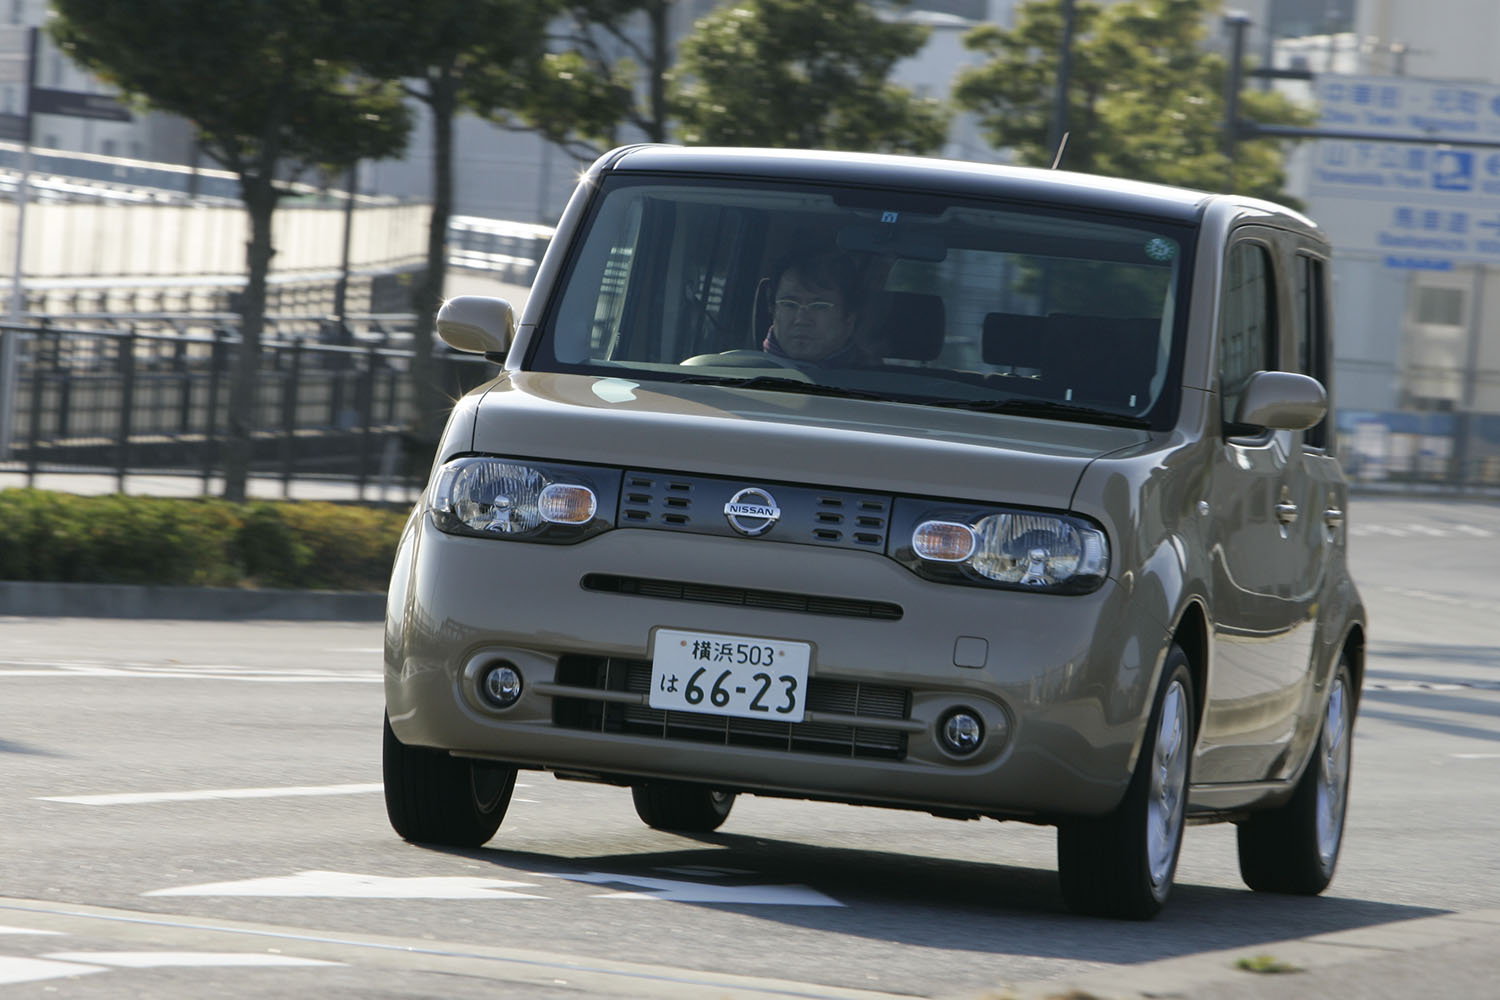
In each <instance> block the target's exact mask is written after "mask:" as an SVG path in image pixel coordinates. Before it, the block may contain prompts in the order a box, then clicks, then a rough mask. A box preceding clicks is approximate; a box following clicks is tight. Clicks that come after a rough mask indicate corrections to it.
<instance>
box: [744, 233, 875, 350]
mask: <svg viewBox="0 0 1500 1000" xmlns="http://www.w3.org/2000/svg"><path fill="white" fill-rule="evenodd" d="M770 288H771V289H772V298H771V307H772V308H771V329H770V331H769V332H768V333H767V334H766V339H765V342H764V344H763V345H762V346H763V347H764V348H765V350H766V352H767V353H769V354H774V355H776V356H777V357H783V358H791V359H792V360H794V361H810V362H815V363H817V364H822V365H844V366H852V365H860V364H863V363H865V362H866V361H867V358H866V357H865V354H864V352H863V351H862V350H861V349H860V347H859V344H858V343H857V342H856V341H855V339H854V330H855V327H856V326H857V325H858V322H859V317H858V314H857V313H856V312H855V311H854V309H853V307H852V304H851V303H852V301H853V299H854V296H855V294H856V292H857V290H858V288H859V274H858V272H857V271H856V269H855V267H854V265H853V264H852V263H851V262H850V261H849V259H848V258H847V257H844V256H842V255H840V254H835V253H828V252H807V251H801V252H798V253H794V254H792V255H790V256H788V257H786V258H783V259H782V261H781V262H780V263H779V265H778V266H777V267H776V269H775V270H774V271H773V272H772V273H771V281H770Z"/></svg>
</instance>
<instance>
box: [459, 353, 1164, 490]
mask: <svg viewBox="0 0 1500 1000" xmlns="http://www.w3.org/2000/svg"><path fill="white" fill-rule="evenodd" d="M473 412H474V427H473V438H472V449H473V450H474V451H476V452H485V453H490V454H497V455H507V456H513V457H517V458H532V459H537V460H549V459H550V460H552V461H566V462H578V463H586V464H598V465H608V466H613V467H617V468H635V469H652V470H672V471H679V472H690V473H694V474H700V475H719V476H729V477H733V478H737V479H743V480H751V481H763V482H793V483H818V484H822V485H827V486H841V487H846V488H850V489H860V490H870V491H877V492H885V493H908V494H911V493H915V494H920V495H927V496H935V497H953V498H956V499H972V500H991V501H997V502H1010V503H1023V504H1027V505H1034V506H1041V507H1051V508H1065V507H1066V506H1067V505H1068V503H1069V501H1070V500H1071V499H1072V496H1073V490H1074V487H1075V486H1076V485H1077V483H1078V479H1079V476H1080V475H1081V474H1082V472H1083V470H1084V468H1085V467H1086V466H1087V465H1088V463H1089V462H1090V461H1092V460H1093V459H1095V458H1098V457H1099V456H1101V455H1104V454H1108V453H1111V452H1115V451H1119V450H1121V449H1129V448H1139V447H1140V446H1142V445H1143V444H1145V443H1146V442H1148V441H1149V440H1150V434H1149V432H1148V431H1145V430H1139V429H1135V428H1125V427H1110V426H1100V425H1094V424H1083V423H1076V422H1071V421H1062V420H1046V419H1038V418H1032V417H1018V416H1013V415H1002V414H988V413H974V412H971V411H966V410H955V409H946V408H941V407H932V406H921V405H917V404H911V403H887V402H879V401H867V400H853V399H841V398H836V397H826V396H804V395H798V394H793V393H786V392H776V391H769V390H764V389H740V388H732V387H725V386H716V385H688V384H683V383H678V382H634V381H629V380H625V379H615V378H598V377H594V376H585V375H568V374H556V373H550V372H521V371H514V372H509V373H507V375H506V376H505V377H502V378H500V379H498V380H497V381H496V382H494V383H491V384H490V386H489V387H488V388H487V389H486V390H484V393H483V398H482V399H479V400H478V401H477V405H476V406H474V407H473ZM453 430H458V428H454V429H453ZM455 438H456V440H455ZM449 440H450V442H453V443H457V442H458V441H462V436H461V435H450V438H449Z"/></svg>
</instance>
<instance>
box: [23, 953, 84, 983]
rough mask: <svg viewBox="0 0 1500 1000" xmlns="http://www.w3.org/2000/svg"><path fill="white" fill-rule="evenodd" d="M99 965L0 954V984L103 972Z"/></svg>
mask: <svg viewBox="0 0 1500 1000" xmlns="http://www.w3.org/2000/svg"><path fill="white" fill-rule="evenodd" d="M103 971H104V967H103V966H99V965H75V964H74V963H72V962H49V961H47V960H45V959H41V958H11V957H8V956H6V955H0V986H7V985H11V984H13V983H34V982H36V981H37V980H39V979H61V978H62V977H64V976H86V975H88V974H89V973H90V972H103Z"/></svg>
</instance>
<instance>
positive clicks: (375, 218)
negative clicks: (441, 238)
mask: <svg viewBox="0 0 1500 1000" xmlns="http://www.w3.org/2000/svg"><path fill="white" fill-rule="evenodd" d="M431 216H432V208H431V206H430V205H427V204H420V203H414V204H368V205H361V206H359V207H357V208H356V210H355V212H354V213H353V219H352V223H353V224H352V228H351V231H350V244H349V257H350V266H351V267H352V268H354V269H390V270H399V269H403V268H407V267H410V266H412V265H414V264H417V263H420V262H421V261H423V260H424V259H425V257H426V253H427V227H428V223H429V221H430V219H431ZM249 222H250V220H249V217H248V216H247V215H246V213H245V210H244V208H242V207H240V206H237V205H227V204H204V203H200V204H192V205H182V204H152V203H147V204H100V203H97V202H33V203H31V204H30V205H28V206H27V209H26V223H25V226H26V232H25V249H24V251H23V255H22V261H23V264H24V266H23V268H22V273H23V276H24V277H25V278H26V279H30V280H33V281H36V282H43V283H44V282H46V281H47V280H48V279H84V278H98V279H111V278H167V277H188V276H203V275H243V274H244V272H245V244H246V242H247V241H248V239H249ZM15 224H16V207H15V205H14V204H13V203H5V204H0V233H4V234H6V236H7V238H6V239H4V240H0V279H8V278H9V276H10V275H11V273H12V272H13V269H14V260H15V252H14V251H15V247H14V238H13V234H14V232H15ZM272 225H273V240H274V245H275V248H276V256H275V257H274V258H273V259H272V262H271V270H272V273H273V274H295V273H299V272H329V271H336V270H338V268H339V266H340V263H341V261H342V252H343V238H344V209H343V207H342V205H338V204H307V203H299V202H288V203H285V204H283V205H282V206H281V207H280V208H278V209H277V211H276V215H275V217H274V219H273V223H272Z"/></svg>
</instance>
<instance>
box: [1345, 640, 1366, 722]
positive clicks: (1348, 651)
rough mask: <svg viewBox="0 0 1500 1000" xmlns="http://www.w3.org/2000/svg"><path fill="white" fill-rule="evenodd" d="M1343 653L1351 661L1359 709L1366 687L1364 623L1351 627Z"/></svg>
mask: <svg viewBox="0 0 1500 1000" xmlns="http://www.w3.org/2000/svg"><path fill="white" fill-rule="evenodd" d="M1341 652H1342V653H1343V654H1344V656H1346V657H1347V658H1348V660H1349V673H1350V674H1352V675H1353V676H1352V678H1351V679H1352V680H1353V681H1354V705H1355V707H1356V708H1358V707H1359V701H1360V695H1361V694H1362V693H1363V692H1364V687H1365V626H1364V623H1363V622H1355V623H1354V624H1353V625H1351V626H1349V633H1348V634H1347V635H1345V636H1344V645H1343V648H1342V650H1341Z"/></svg>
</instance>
